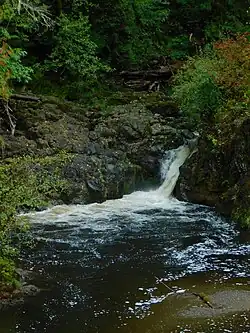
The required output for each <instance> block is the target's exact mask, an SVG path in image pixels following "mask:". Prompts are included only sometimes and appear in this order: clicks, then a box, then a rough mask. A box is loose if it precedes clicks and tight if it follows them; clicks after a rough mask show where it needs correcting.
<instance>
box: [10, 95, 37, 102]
mask: <svg viewBox="0 0 250 333" xmlns="http://www.w3.org/2000/svg"><path fill="white" fill-rule="evenodd" d="M10 98H11V99H20V100H23V101H31V102H40V101H41V99H40V98H39V97H36V96H30V95H18V94H13V95H11V97H10Z"/></svg>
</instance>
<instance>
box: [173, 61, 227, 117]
mask: <svg viewBox="0 0 250 333" xmlns="http://www.w3.org/2000/svg"><path fill="white" fill-rule="evenodd" d="M216 61H217V60H216V58H215V57H214V55H206V56H203V57H195V58H191V59H190V60H189V61H188V62H187V64H186V65H185V66H184V68H183V69H182V70H181V71H179V73H178V74H177V75H176V77H175V87H174V90H173V97H174V98H175V99H176V101H177V102H178V103H179V105H180V108H181V110H182V111H183V112H184V113H186V114H187V115H188V116H190V118H191V119H193V120H194V121H196V122H199V120H201V118H204V117H210V116H211V115H212V114H214V112H215V111H216V110H217V109H218V108H219V107H220V106H221V105H222V102H223V98H222V93H221V90H220V87H219V86H218V84H217V82H216V80H217V75H218V74H217V72H216V65H217V64H216Z"/></svg>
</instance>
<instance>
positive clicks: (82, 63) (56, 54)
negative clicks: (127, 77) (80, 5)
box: [46, 15, 109, 82]
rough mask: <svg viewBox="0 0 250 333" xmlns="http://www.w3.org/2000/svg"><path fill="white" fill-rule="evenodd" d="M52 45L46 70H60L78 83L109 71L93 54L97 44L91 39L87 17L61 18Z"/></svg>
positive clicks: (62, 16)
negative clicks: (53, 44)
mask: <svg viewBox="0 0 250 333" xmlns="http://www.w3.org/2000/svg"><path fill="white" fill-rule="evenodd" d="M58 25H59V30H58V32H57V34H56V37H55V46H54V48H53V51H52V54H51V56H50V58H51V60H48V61H47V62H46V69H48V70H55V71H59V72H60V73H61V74H64V75H65V74H66V76H68V77H71V78H72V79H73V82H74V80H75V79H77V80H83V79H85V80H95V79H96V78H97V73H99V72H101V71H108V70H109V68H108V67H107V66H105V65H104V64H102V63H101V61H100V59H99V58H98V57H97V55H96V50H97V45H96V44H95V43H94V42H93V41H92V40H91V38H90V24H89V20H88V17H87V16H82V15H80V16H79V18H78V19H75V18H73V17H69V16H67V15H61V16H60V18H59V21H58Z"/></svg>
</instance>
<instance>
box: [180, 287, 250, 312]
mask: <svg viewBox="0 0 250 333" xmlns="http://www.w3.org/2000/svg"><path fill="white" fill-rule="evenodd" d="M209 299H210V301H211V303H212V304H213V308H210V307H207V306H204V305H202V306H192V307H190V308H189V309H186V310H184V311H183V312H181V314H180V316H183V317H191V318H201V317H203V318H209V317H218V316H221V315H226V314H230V313H236V312H243V311H249V310H250V302H249V300H250V291H248V290H228V291H219V292H216V293H215V294H213V295H210V296H209Z"/></svg>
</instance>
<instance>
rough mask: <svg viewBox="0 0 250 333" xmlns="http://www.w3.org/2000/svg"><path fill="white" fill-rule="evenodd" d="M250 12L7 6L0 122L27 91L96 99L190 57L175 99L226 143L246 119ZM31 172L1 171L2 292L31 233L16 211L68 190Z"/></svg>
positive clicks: (177, 2) (181, 0)
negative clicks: (117, 84) (144, 72)
mask: <svg viewBox="0 0 250 333" xmlns="http://www.w3.org/2000/svg"><path fill="white" fill-rule="evenodd" d="M249 10H250V9H249V1H248V0H217V1H214V0H198V1H194V0H173V1H165V0H104V1H100V0H1V1H0V99H1V118H5V120H6V118H7V121H10V122H11V121H12V119H14V118H13V117H14V115H12V114H11V111H12V110H10V109H9V106H8V99H9V97H10V95H11V94H12V93H13V92H14V91H15V90H18V89H20V88H22V89H29V90H32V91H34V92H39V93H43V94H44V93H45V94H56V95H59V96H61V97H65V98H68V99H80V100H82V101H84V100H85V101H86V99H87V97H88V98H89V99H91V100H94V90H98V89H100V85H101V84H102V82H103V81H104V78H105V75H108V73H109V72H112V71H113V70H116V69H117V70H120V69H131V68H136V69H138V68H139V69H141V68H149V67H150V66H151V65H152V63H153V61H154V62H155V60H159V59H162V58H163V59H164V64H166V62H168V61H170V60H179V59H181V60H184V59H187V58H188V57H190V56H191V57H192V58H189V60H188V61H187V63H186V65H185V66H184V68H183V70H182V71H181V72H180V73H179V74H178V75H177V77H176V79H175V88H174V96H175V98H176V100H177V101H178V102H179V104H180V106H181V108H182V110H183V112H186V113H188V114H189V115H190V116H191V118H193V119H194V121H195V122H196V123H199V124H201V122H200V121H201V120H204V119H206V120H208V121H215V120H216V121H217V122H218V123H220V124H224V125H223V126H218V128H217V129H218V131H217V134H218V137H219V133H220V135H221V133H222V132H223V133H227V132H229V131H230V126H231V125H228V124H232V122H231V121H230V120H231V119H235V118H237V117H243V116H244V114H246V113H247V112H249V103H250V101H249V99H250V91H249V78H250V69H249V59H250V54H249V52H250V47H249V34H248V32H249V21H250V18H249ZM225 119H227V120H228V121H224V120H225ZM226 124H227V125H226ZM12 125H13V124H12ZM12 129H13V130H14V127H13V126H12ZM222 129H223V130H222ZM13 133H14V131H13ZM218 137H217V138H216V139H215V138H214V137H213V140H214V141H213V142H218ZM221 142H222V140H221ZM3 147H4V141H3V140H2V139H1V137H0V148H1V149H3ZM27 163H28V164H27ZM29 163H30V162H29V161H28V162H27V160H26V161H24V160H22V161H21V160H18V161H17V162H15V161H12V162H10V163H9V164H8V163H7V164H5V162H4V163H3V164H1V165H0V183H1V187H0V287H1V283H6V282H7V283H9V284H15V283H16V280H15V266H14V263H13V260H14V258H15V255H16V254H17V252H18V248H19V244H20V243H19V238H16V235H18V234H20V232H21V233H22V231H23V230H24V229H25V228H26V227H25V224H24V223H23V221H22V220H19V219H16V215H15V214H16V210H17V209H19V208H20V207H28V208H31V207H36V206H39V205H42V204H43V199H44V197H45V194H46V195H49V193H50V191H51V186H52V184H53V186H54V185H55V184H56V185H55V186H56V189H57V190H58V191H60V190H62V187H63V186H64V185H65V184H62V183H61V182H60V179H53V181H51V182H49V183H47V180H49V179H50V175H45V176H44V177H45V178H41V179H43V182H42V183H41V182H39V179H37V178H36V177H35V176H33V175H32V174H31V175H29V177H25V175H27V165H29ZM26 179H28V182H26ZM24 180H25V181H24ZM45 180H46V181H45ZM14 236H15V237H14Z"/></svg>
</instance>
